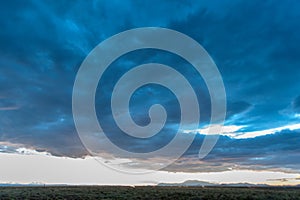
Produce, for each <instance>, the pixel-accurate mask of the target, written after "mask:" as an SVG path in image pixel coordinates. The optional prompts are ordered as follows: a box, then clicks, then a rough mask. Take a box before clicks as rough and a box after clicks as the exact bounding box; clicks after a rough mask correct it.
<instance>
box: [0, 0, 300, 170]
mask: <svg viewBox="0 0 300 200" xmlns="http://www.w3.org/2000/svg"><path fill="white" fill-rule="evenodd" d="M298 8H299V3H298V2H297V1H287V2H281V1H277V2H274V1H265V2H261V1H249V2H245V1H234V2H233V1H222V2H211V1H203V2H201V3H200V2H198V3H196V2H194V1H187V2H172V1H163V2H161V1H155V2H153V1H143V2H130V1H119V2H118V1H111V2H109V3H108V2H104V1H57V2H53V1H26V2H19V1H8V2H5V3H1V4H0V11H1V12H0V27H1V31H0V116H1V117H0V139H1V141H8V142H11V143H16V144H22V145H24V146H28V147H31V148H36V149H39V150H44V151H48V152H51V153H52V154H54V155H59V156H72V157H81V156H84V155H86V153H87V152H86V151H85V150H84V148H83V147H82V145H81V142H80V140H79V138H78V136H77V133H76V130H75V127H74V123H73V118H72V107H71V100H72V99H71V95H72V89H73V83H74V79H75V75H76V72H77V70H78V69H79V66H80V64H81V62H82V61H83V59H84V58H85V57H86V55H87V54H88V53H89V52H90V51H91V50H92V48H94V47H95V46H96V45H97V44H98V43H99V42H101V41H103V40H104V39H106V38H108V37H109V36H112V35H114V34H116V33H118V32H120V31H124V30H127V29H130V28H135V27H143V26H162V27H167V28H172V29H175V30H177V31H181V32H183V33H185V34H187V35H189V36H191V37H192V38H194V39H196V40H197V41H198V42H199V43H200V44H202V45H203V46H204V48H205V49H206V50H207V51H208V53H209V54H210V55H211V56H212V58H213V59H214V61H215V62H216V64H217V66H218V68H219V70H220V72H221V74H222V77H223V79H224V84H225V87H226V92H227V98H228V112H227V122H226V123H227V124H232V125H243V126H245V131H251V130H261V129H268V128H273V127H278V126H283V125H286V123H287V120H289V123H291V124H292V123H299V118H292V117H290V118H288V119H287V115H286V114H283V113H284V112H282V110H284V109H286V108H287V107H288V106H291V102H292V109H293V111H294V112H296V113H299V111H300V110H299V108H300V103H299V102H300V101H299V99H300V98H299V97H297V96H298V95H299V94H300V88H299V84H297V83H298V82H299V80H300V68H299V66H300V55H299V52H300V47H299V44H300V37H299V35H300V28H299V20H298V19H299V18H300V14H299V12H298ZM149 62H158V63H164V64H167V65H169V66H173V67H174V68H175V69H177V70H179V71H180V72H181V73H182V74H184V75H185V76H186V77H187V78H188V80H189V81H190V83H191V85H193V86H194V89H195V91H196V93H197V97H198V99H199V102H200V103H199V106H200V109H201V122H202V123H204V124H205V123H207V121H208V120H209V118H210V106H211V105H210V98H209V94H208V92H207V88H206V86H205V84H204V83H203V80H202V79H201V77H199V76H197V74H196V73H195V70H193V68H192V67H191V66H190V65H189V64H188V63H187V62H186V61H185V60H183V59H181V58H179V57H176V56H175V55H173V54H168V53H166V52H161V51H154V50H153V51H151V50H148V51H146V50H145V51H140V52H132V53H130V54H127V55H124V56H123V57H121V58H120V59H118V60H117V61H116V62H114V63H113V65H112V66H111V69H109V70H108V71H107V72H106V74H104V77H103V79H102V80H101V81H100V83H99V87H98V90H97V96H96V108H97V114H98V118H99V120H100V119H101V120H103V124H105V128H106V130H108V132H109V133H111V136H110V137H111V139H112V140H114V141H115V142H116V143H119V144H120V145H121V146H123V147H124V148H125V149H128V150H131V151H141V150H142V151H146V152H147V151H150V150H153V148H154V149H155V148H159V147H160V146H162V145H163V144H166V143H167V142H168V141H169V140H170V139H172V137H173V136H174V134H175V133H176V132H177V128H178V126H177V124H178V120H179V117H180V112H178V110H179V109H178V106H177V105H178V104H177V101H176V99H174V95H173V94H171V93H170V92H168V91H166V89H164V88H157V87H156V86H148V87H144V88H142V89H140V90H139V91H137V92H136V93H135V94H134V96H133V98H132V102H131V107H130V110H131V112H132V116H133V119H134V120H135V121H136V122H137V123H138V124H141V125H144V124H147V123H149V118H148V110H149V107H150V106H151V105H152V104H153V103H162V104H163V105H165V107H166V110H167V111H168V124H167V126H166V128H165V129H164V130H163V131H162V133H161V134H159V135H158V136H157V137H154V138H151V139H150V140H146V141H143V142H141V141H132V140H131V139H130V138H127V139H126V138H125V137H123V136H122V138H125V139H123V140H120V134H123V133H122V132H120V130H119V129H118V128H116V124H115V123H114V121H113V119H112V116H111V110H110V105H109V103H110V95H111V90H112V88H113V85H114V84H115V83H116V81H117V80H118V78H119V77H120V76H122V74H123V73H125V72H126V71H127V70H129V69H131V68H132V67H134V66H136V65H140V64H143V63H149ZM100 86H103V87H102V88H101V87H100ZM103 94H104V95H103ZM295 97H297V98H295ZM297 134H298V132H295V133H290V132H283V133H280V134H276V135H272V136H264V137H259V138H254V139H245V140H235V139H230V138H227V137H226V138H225V137H222V138H221V140H220V141H219V142H218V145H217V147H216V149H215V150H214V151H213V152H212V154H211V155H210V156H209V157H208V158H207V160H206V162H207V163H212V161H214V162H215V163H216V164H218V165H219V166H222V167H221V168H222V169H223V168H224V166H223V165H222V159H223V160H224V159H226V160H233V161H234V162H226V163H229V164H228V165H230V166H231V163H240V164H241V165H244V166H246V165H250V166H252V165H253V168H254V165H255V164H257V165H262V166H264V165H266V166H271V167H280V165H282V166H287V167H288V166H292V167H291V168H293V169H295V168H296V167H295V166H298V165H297V159H295V158H296V157H297V154H296V150H297V149H296V146H293V141H296V140H297V139H298V138H297V137H298V136H297ZM198 137H199V138H200V139H199V138H198V139H196V141H195V142H196V144H197V145H199V143H200V144H201V137H202V136H198ZM277 137H278V138H283V137H284V140H279V139H278V140H276V141H277V143H276V145H275V146H274V145H273V140H274V139H276V138H277ZM290 143H291V144H290ZM294 143H297V142H294ZM251 145H252V146H251ZM253 145H254V146H253ZM298 146H299V145H298ZM277 147H278V149H277V150H276V148H277ZM193 148H194V147H191V149H193ZM290 148H292V149H290ZM259 149H263V151H260V150H259ZM195 151H196V150H195ZM191 152H192V151H189V152H187V154H188V155H190V156H191V155H193V154H191ZM263 152H265V153H263ZM287 152H291V154H290V155H291V156H289V157H283V156H282V155H281V154H282V153H283V155H284V154H285V153H287ZM195 155H196V154H195ZM196 157H197V156H196ZM256 157H257V158H259V159H256V160H255V158H256ZM194 158H195V156H193V159H194ZM260 158H263V159H260ZM183 159H187V157H184V158H183ZM276 160H277V161H276ZM298 160H299V159H298ZM190 162H191V164H192V161H190ZM195 162H196V163H197V161H195ZM284 162H285V163H284ZM292 162H294V163H292ZM195 166H198V165H197V164H195ZM182 167H185V164H184V165H182ZM271 167H269V168H271ZM215 168H217V167H215ZM213 169H214V168H213ZM177 170H178V171H180V170H182V169H179V168H178V169H177Z"/></svg>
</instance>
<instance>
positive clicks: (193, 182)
mask: <svg viewBox="0 0 300 200" xmlns="http://www.w3.org/2000/svg"><path fill="white" fill-rule="evenodd" d="M157 186H183V187H188V186H189V187H191V186H193V187H207V186H211V187H212V186H214V187H272V186H271V185H267V184H251V183H228V184H217V183H210V182H205V181H198V180H188V181H184V182H183V183H159V184H157ZM287 187H289V186H287ZM293 187H300V185H298V186H293Z"/></svg>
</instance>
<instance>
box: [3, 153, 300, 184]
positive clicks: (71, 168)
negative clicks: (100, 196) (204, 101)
mask: <svg viewBox="0 0 300 200" xmlns="http://www.w3.org/2000/svg"><path fill="white" fill-rule="evenodd" d="M18 152H19V153H0V163H1V165H0V170H1V173H2V175H1V179H0V183H11V184H12V183H19V184H29V183H40V184H69V185H156V184H158V183H181V182H184V181H186V180H198V181H206V182H211V183H219V184H221V183H252V184H269V185H297V184H300V181H299V177H300V174H298V173H284V172H271V171H254V170H233V171H224V172H209V173H207V172H206V173H201V172H199V173H183V172H177V173H174V172H166V171H157V172H154V173H149V174H143V175H130V174H126V173H120V172H117V171H114V170H111V169H109V168H107V167H105V166H103V165H101V164H100V163H98V162H97V161H96V160H95V159H94V158H92V157H86V158H85V159H79V158H77V159H74V158H66V157H55V156H52V155H50V154H47V153H40V152H37V151H35V150H30V149H26V148H20V149H19V150H18ZM20 163H22V165H21V164H20ZM270 180H271V181H270ZM272 180H274V181H272ZM280 180H284V181H280Z"/></svg>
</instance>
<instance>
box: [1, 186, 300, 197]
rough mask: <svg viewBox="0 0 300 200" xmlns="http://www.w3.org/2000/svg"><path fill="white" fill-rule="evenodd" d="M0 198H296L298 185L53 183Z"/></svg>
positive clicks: (4, 191)
mask: <svg viewBox="0 0 300 200" xmlns="http://www.w3.org/2000/svg"><path fill="white" fill-rule="evenodd" d="M0 199H1V200H2V199H3V200H5V199H14V200H17V199H22V200H25V199H175V200H180V199H193V200H196V199H199V200H200V199H201V200H202V199H203V200H205V199H206V200H208V199H213V200H214V199H218V200H222V199H224V200H225V199H226V200H227V199H236V200H242V199H248V200H250V199H270V200H276V199H299V200H300V188H283V187H278V188H274V187H272V188H224V187H205V188H202V187H152V186H145V187H135V188H133V187H119V186H74V187H73V186H57V187H54V186H53V187H0Z"/></svg>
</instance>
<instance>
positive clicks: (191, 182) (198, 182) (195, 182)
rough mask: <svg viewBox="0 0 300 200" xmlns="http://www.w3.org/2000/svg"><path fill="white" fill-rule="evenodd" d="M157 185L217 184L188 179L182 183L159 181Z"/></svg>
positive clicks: (202, 185)
mask: <svg viewBox="0 0 300 200" xmlns="http://www.w3.org/2000/svg"><path fill="white" fill-rule="evenodd" d="M157 186H201V187H204V186H218V184H214V183H209V182H205V181H197V180H188V181H185V182H183V183H159V184H158V185H157Z"/></svg>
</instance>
